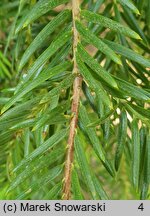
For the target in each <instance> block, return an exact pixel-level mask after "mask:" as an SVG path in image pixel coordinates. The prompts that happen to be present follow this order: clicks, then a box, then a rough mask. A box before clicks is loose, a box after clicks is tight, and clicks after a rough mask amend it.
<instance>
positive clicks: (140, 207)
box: [138, 203, 144, 211]
mask: <svg viewBox="0 0 150 216" xmlns="http://www.w3.org/2000/svg"><path fill="white" fill-rule="evenodd" d="M138 209H139V210H141V211H143V210H144V206H143V203H141V204H140V205H139V207H138Z"/></svg>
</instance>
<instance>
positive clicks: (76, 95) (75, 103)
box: [63, 0, 82, 200]
mask: <svg viewBox="0 0 150 216" xmlns="http://www.w3.org/2000/svg"><path fill="white" fill-rule="evenodd" d="M72 16H73V17H72V18H73V61H74V68H73V73H75V74H77V76H76V78H75V80H74V84H73V98H72V106H71V111H72V113H73V117H72V119H71V122H70V132H69V138H68V146H67V147H68V149H67V157H66V164H65V177H64V187H63V199H64V200H68V199H70V188H71V171H72V163H73V156H74V137H75V131H76V127H77V122H78V110H79V101H80V89H81V85H82V77H81V76H80V74H79V71H78V66H77V62H76V49H77V44H78V41H79V35H78V31H77V30H76V26H75V20H76V19H78V18H79V1H78V0H72Z"/></svg>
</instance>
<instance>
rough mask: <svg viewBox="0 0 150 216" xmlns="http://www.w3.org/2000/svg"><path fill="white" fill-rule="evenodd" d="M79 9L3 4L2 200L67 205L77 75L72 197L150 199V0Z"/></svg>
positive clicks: (54, 1)
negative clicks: (64, 201) (51, 201)
mask: <svg viewBox="0 0 150 216" xmlns="http://www.w3.org/2000/svg"><path fill="white" fill-rule="evenodd" d="M79 2H80V5H79V6H80V11H79V12H80V14H78V17H77V19H76V20H73V16H72V11H73V8H72V4H71V1H69V0H39V1H36V0H31V1H26V0H20V1H18V0H14V1H8V0H2V1H0V8H1V9H2V10H1V13H0V22H1V29H0V40H1V41H2V43H1V45H0V47H1V51H0V110H1V115H0V189H1V190H0V191H1V192H0V199H62V198H63V196H64V194H63V184H64V178H65V174H64V170H65V162H66V152H67V145H68V136H69V131H70V125H71V119H72V118H73V115H74V113H72V112H71V107H72V100H73V95H74V91H75V90H73V85H74V80H75V79H76V77H77V76H78V75H79V74H80V75H81V76H82V77H83V81H82V89H81V93H80V101H79V113H78V122H77V125H76V127H75V138H74V139H75V141H74V149H73V152H74V159H73V164H72V165H71V169H72V174H71V189H70V192H71V197H70V198H71V199H76V200H79V199H80V200H82V199H139V198H141V199H149V197H150V196H149V193H150V190H149V184H150V123H149V119H150V109H149V107H150V89H149V80H150V60H149V53H150V48H149V47H150V1H149V0H145V1H131V0H116V1H110V0H105V1H104V0H97V1H89V0H83V1H79ZM58 6H59V7H58ZM75 30H76V31H77V34H78V41H77V46H76V47H74V40H75V39H74V34H73V33H74V31H75ZM74 49H75V53H74V52H73V51H74ZM75 62H76V63H77V67H76V70H77V71H76V73H72V71H73V68H74V64H75ZM118 188H119V190H118Z"/></svg>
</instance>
